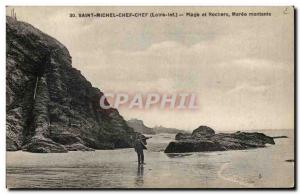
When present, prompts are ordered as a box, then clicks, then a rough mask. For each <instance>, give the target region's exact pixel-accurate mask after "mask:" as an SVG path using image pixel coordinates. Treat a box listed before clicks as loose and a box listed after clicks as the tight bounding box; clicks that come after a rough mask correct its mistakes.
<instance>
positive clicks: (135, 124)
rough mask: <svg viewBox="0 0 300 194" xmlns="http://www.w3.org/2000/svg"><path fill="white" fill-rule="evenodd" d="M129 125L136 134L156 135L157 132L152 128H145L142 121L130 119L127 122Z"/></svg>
mask: <svg viewBox="0 0 300 194" xmlns="http://www.w3.org/2000/svg"><path fill="white" fill-rule="evenodd" d="M127 124H128V126H130V127H132V128H133V129H134V131H135V132H138V133H142V134H151V135H154V134H155V131H154V130H153V129H152V128H150V127H147V126H145V124H144V122H143V121H142V120H138V119H130V120H128V121H127Z"/></svg>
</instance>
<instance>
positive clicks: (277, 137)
mask: <svg viewBox="0 0 300 194" xmlns="http://www.w3.org/2000/svg"><path fill="white" fill-rule="evenodd" d="M280 138H288V136H286V135H281V136H274V137H273V139H280Z"/></svg>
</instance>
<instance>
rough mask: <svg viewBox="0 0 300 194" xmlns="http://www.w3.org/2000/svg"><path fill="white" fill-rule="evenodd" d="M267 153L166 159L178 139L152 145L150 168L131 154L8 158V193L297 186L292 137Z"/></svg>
mask: <svg viewBox="0 0 300 194" xmlns="http://www.w3.org/2000/svg"><path fill="white" fill-rule="evenodd" d="M265 133H266V134H267V135H271V136H275V135H287V136H288V137H289V138H287V139H275V142H276V145H268V146H267V147H266V148H259V149H252V150H243V151H224V152H205V153H186V154H165V153H163V152H162V150H164V148H165V147H166V146H167V144H168V142H170V141H172V140H173V139H174V135H170V134H159V135H154V136H153V138H151V139H149V140H148V150H147V151H145V162H146V165H145V166H143V167H139V166H138V165H137V157H136V153H135V152H134V150H133V149H120V150H98V151H95V152H69V153H59V154H55V153H52V154H34V153H27V152H21V151H18V152H7V180H6V181H7V182H6V183H7V186H8V187H9V188H224V187H230V188H232V187H234V188H240V187H242V188H248V187H260V188H261V187H292V186H293V185H294V183H293V182H294V179H293V178H294V162H286V161H285V160H289V159H294V150H293V144H294V143H293V131H292V130H268V131H265Z"/></svg>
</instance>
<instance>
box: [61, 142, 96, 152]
mask: <svg viewBox="0 0 300 194" xmlns="http://www.w3.org/2000/svg"><path fill="white" fill-rule="evenodd" d="M65 147H66V149H67V150H68V151H95V150H94V149H92V148H88V147H86V146H85V145H82V144H81V143H74V144H71V145H66V146H65Z"/></svg>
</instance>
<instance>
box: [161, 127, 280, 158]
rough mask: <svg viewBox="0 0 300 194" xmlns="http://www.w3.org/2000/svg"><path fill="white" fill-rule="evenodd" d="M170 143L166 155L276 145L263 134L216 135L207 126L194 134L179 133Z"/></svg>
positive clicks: (237, 133)
mask: <svg viewBox="0 0 300 194" xmlns="http://www.w3.org/2000/svg"><path fill="white" fill-rule="evenodd" d="M175 140H176V141H173V142H170V143H169V145H168V146H167V148H166V149H165V153H183V152H207V151H225V150H245V149H251V148H260V147H265V146H266V144H275V142H274V139H273V138H272V137H269V136H267V135H265V134H263V133H256V132H253V133H247V132H240V131H238V132H236V133H217V134H216V133H215V131H214V130H213V129H212V128H210V127H207V126H200V127H198V128H197V129H195V130H194V131H193V133H192V134H187V133H186V134H184V133H178V134H177V135H176V136H175Z"/></svg>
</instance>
